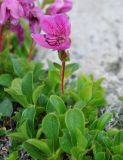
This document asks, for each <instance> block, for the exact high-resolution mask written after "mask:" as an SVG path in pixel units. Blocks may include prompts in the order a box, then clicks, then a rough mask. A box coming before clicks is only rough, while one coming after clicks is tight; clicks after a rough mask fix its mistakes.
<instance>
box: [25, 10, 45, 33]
mask: <svg viewBox="0 0 123 160" xmlns="http://www.w3.org/2000/svg"><path fill="white" fill-rule="evenodd" d="M42 15H43V13H42V11H41V9H40V8H39V7H33V8H32V9H30V12H29V15H28V17H27V19H28V21H29V27H30V31H31V32H32V33H36V32H37V33H39V32H40V30H41V25H40V23H41V17H42Z"/></svg>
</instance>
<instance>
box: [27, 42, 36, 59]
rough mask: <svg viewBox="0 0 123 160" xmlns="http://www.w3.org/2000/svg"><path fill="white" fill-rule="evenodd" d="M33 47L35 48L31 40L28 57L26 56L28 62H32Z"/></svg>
mask: <svg viewBox="0 0 123 160" xmlns="http://www.w3.org/2000/svg"><path fill="white" fill-rule="evenodd" d="M34 46H35V44H34V41H33V40H32V42H31V46H30V48H29V56H28V60H29V61H31V60H32V53H33V49H34Z"/></svg>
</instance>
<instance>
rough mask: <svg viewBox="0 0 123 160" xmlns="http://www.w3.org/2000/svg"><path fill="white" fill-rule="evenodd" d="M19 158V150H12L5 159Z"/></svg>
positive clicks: (14, 159)
mask: <svg viewBox="0 0 123 160" xmlns="http://www.w3.org/2000/svg"><path fill="white" fill-rule="evenodd" d="M17 159H18V152H17V151H14V152H12V153H11V154H10V155H9V156H8V157H7V158H6V159H5V160H17Z"/></svg>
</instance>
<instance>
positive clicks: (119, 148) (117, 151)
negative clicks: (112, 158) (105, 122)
mask: <svg viewBox="0 0 123 160" xmlns="http://www.w3.org/2000/svg"><path fill="white" fill-rule="evenodd" d="M112 151H113V152H114V153H115V154H121V155H123V143H121V144H120V145H117V146H115V147H112Z"/></svg>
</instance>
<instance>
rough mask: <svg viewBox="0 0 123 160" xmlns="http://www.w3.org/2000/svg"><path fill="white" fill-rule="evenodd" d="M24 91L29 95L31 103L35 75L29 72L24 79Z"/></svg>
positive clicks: (28, 98)
mask: <svg viewBox="0 0 123 160" xmlns="http://www.w3.org/2000/svg"><path fill="white" fill-rule="evenodd" d="M22 92H23V94H24V95H25V96H26V97H27V100H28V102H29V103H32V93H33V75H32V72H28V73H27V74H26V75H25V76H24V77H23V79H22Z"/></svg>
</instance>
